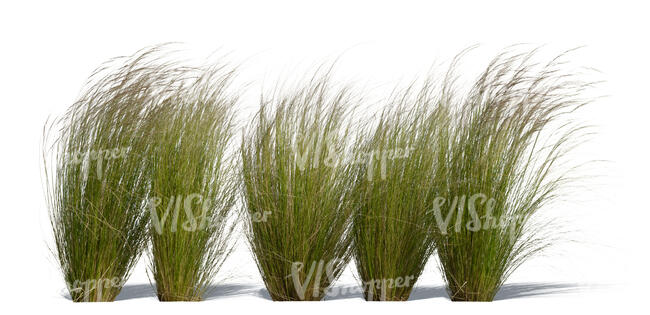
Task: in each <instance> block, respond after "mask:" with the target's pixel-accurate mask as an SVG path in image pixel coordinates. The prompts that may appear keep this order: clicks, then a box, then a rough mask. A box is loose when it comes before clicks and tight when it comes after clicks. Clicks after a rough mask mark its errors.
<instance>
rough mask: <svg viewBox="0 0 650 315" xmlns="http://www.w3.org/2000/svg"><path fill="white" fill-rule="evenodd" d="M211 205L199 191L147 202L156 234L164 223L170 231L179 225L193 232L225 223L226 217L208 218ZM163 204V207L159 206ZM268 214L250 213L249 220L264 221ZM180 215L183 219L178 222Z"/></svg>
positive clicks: (267, 212) (266, 212) (269, 212)
mask: <svg viewBox="0 0 650 315" xmlns="http://www.w3.org/2000/svg"><path fill="white" fill-rule="evenodd" d="M163 203H164V205H163ZM211 205H212V204H211V203H210V200H207V199H206V198H205V197H204V196H203V195H201V194H199V193H193V194H189V195H187V196H184V195H177V196H172V197H168V198H161V197H153V198H150V199H149V202H148V206H149V211H150V216H151V222H152V226H153V228H154V230H155V231H156V233H158V234H162V233H163V231H164V230H165V229H164V227H165V224H169V232H172V233H174V232H176V231H178V228H179V227H180V228H181V229H183V230H184V231H188V232H193V231H198V230H203V229H205V228H208V227H214V226H219V225H221V224H225V221H226V220H227V219H228V218H227V217H222V216H219V217H216V218H210V216H209V213H210V210H211ZM163 206H164V208H161V207H163ZM181 211H182V212H181ZM170 214H171V219H170V218H169V215H170ZM270 215H271V211H264V212H263V213H258V212H255V213H251V220H252V221H253V222H265V221H267V220H268V218H269V216H270ZM181 217H182V218H183V220H182V222H179V220H180V218H181ZM168 220H171V221H168Z"/></svg>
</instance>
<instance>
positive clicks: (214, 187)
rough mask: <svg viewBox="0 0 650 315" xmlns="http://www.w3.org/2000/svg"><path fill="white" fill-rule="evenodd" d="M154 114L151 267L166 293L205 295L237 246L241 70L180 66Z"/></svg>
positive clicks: (182, 297)
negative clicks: (236, 79)
mask: <svg viewBox="0 0 650 315" xmlns="http://www.w3.org/2000/svg"><path fill="white" fill-rule="evenodd" d="M176 69H177V70H178V71H175V72H176V73H178V74H179V76H178V77H177V78H176V79H175V81H174V82H172V83H173V84H172V85H173V86H174V87H173V88H170V89H168V90H167V91H166V93H165V97H164V98H163V99H161V100H160V102H159V104H157V105H156V106H155V107H154V108H152V109H151V111H150V112H149V114H148V117H147V121H148V125H149V127H150V132H151V134H150V135H151V136H150V137H149V141H150V149H149V154H150V157H149V165H148V176H149V177H150V183H151V186H150V192H149V194H150V197H151V199H150V205H149V206H150V208H149V210H150V211H151V226H150V230H149V231H150V233H149V234H150V236H151V252H150V258H151V259H150V261H151V265H150V271H151V274H152V276H153V279H154V280H155V282H156V290H157V295H158V299H159V300H161V301H199V300H201V299H202V297H203V296H204V294H205V293H206V291H207V290H208V289H209V286H210V284H211V283H212V279H213V278H214V276H215V275H216V274H217V272H218V271H219V269H220V267H221V265H222V264H223V262H224V260H225V259H226V257H227V256H228V255H229V253H230V252H231V249H232V244H230V243H229V241H230V239H229V238H230V236H231V235H232V232H233V228H234V225H233V224H232V214H233V210H232V209H233V205H234V203H235V200H236V198H237V186H238V184H237V181H236V180H235V179H234V178H233V176H234V175H235V174H236V173H235V172H234V170H233V164H232V159H231V158H230V155H229V153H228V150H229V145H230V140H231V139H232V137H233V132H234V123H233V117H234V116H233V114H234V110H233V106H234V105H235V104H236V101H237V98H236V97H234V96H229V95H228V94H227V89H228V86H229V84H230V82H231V80H232V78H233V74H234V70H229V69H227V68H226V67H225V66H217V67H213V68H210V69H208V70H200V69H192V68H187V67H178V68H176Z"/></svg>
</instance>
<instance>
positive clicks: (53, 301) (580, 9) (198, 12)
mask: <svg viewBox="0 0 650 315" xmlns="http://www.w3.org/2000/svg"><path fill="white" fill-rule="evenodd" d="M608 3H609V4H608ZM613 3H615V5H614V4H613ZM639 3H642V2H641V1H639V2H626V1H615V2H613V1H610V2H603V3H599V2H597V1H538V2H537V3H536V4H525V2H524V1H476V2H466V1H449V2H447V3H435V2H434V1H426V2H425V1H422V2H412V1H395V2H393V3H384V2H380V1H332V0H330V1H321V2H315V1H314V2H308V1H295V2H288V1H232V2H229V3H221V2H216V1H215V2H209V4H207V2H206V3H200V2H195V1H181V2H178V3H169V2H167V1H137V2H136V1H116V0H113V1H107V2H105V3H103V4H98V3H95V2H93V3H91V2H90V1H79V2H65V1H51V2H45V1H44V2H40V3H38V2H33V1H20V2H18V1H16V2H15V3H8V2H3V3H2V4H1V5H0V34H1V36H0V45H2V49H0V65H1V66H0V80H1V84H0V91H1V93H0V104H1V105H0V128H2V130H1V132H0V135H1V138H0V139H1V141H0V144H1V148H2V149H1V150H2V154H1V155H0V161H1V163H0V167H1V172H0V188H1V190H0V195H1V196H2V201H1V205H2V206H1V207H2V208H1V209H0V212H1V213H2V214H1V215H0V218H1V219H0V227H1V228H0V233H2V234H1V237H0V240H1V242H2V249H1V251H0V253H2V257H1V259H0V264H1V268H0V272H1V278H0V281H1V282H0V283H1V285H0V290H1V291H0V292H1V294H0V299H1V300H2V301H3V302H2V303H0V307H2V308H3V309H5V311H7V309H9V310H11V309H13V310H14V311H21V312H22V311H23V310H25V309H26V310H30V311H45V312H48V311H55V312H57V313H59V312H61V313H64V312H65V313H70V314H81V313H89V312H91V313H93V314H108V313H114V312H129V311H135V312H151V313H156V314H160V313H171V312H174V313H178V312H185V313H190V312H206V313H220V314H231V313H234V312H245V313H272V314H273V313H287V312H291V313H293V312H296V313H298V312H299V313H302V314H306V313H309V314H312V313H316V314H325V313H332V312H337V313H343V312H345V313H362V312H363V313H365V312H372V313H396V312H419V313H431V314H435V313H443V312H445V313H448V312H455V311H460V312H488V313H503V312H515V311H518V312H521V311H524V312H533V313H548V312H562V313H565V312H566V313H568V312H576V311H578V312H586V311H598V312H605V311H619V312H621V311H626V310H633V309H634V308H636V307H639V306H640V305H642V303H643V302H644V299H643V297H645V296H646V295H647V293H646V290H647V283H648V281H650V279H649V277H648V272H647V269H648V254H647V251H648V245H647V240H648V236H647V234H648V223H650V221H649V220H650V216H649V215H648V210H650V209H649V204H650V203H648V201H647V200H648V179H649V178H650V172H649V171H648V164H647V161H648V156H647V153H648V149H647V144H648V141H647V135H648V125H649V122H648V112H649V106H648V105H650V104H648V102H649V101H648V100H649V99H650V98H649V96H648V95H649V94H648V89H649V87H648V74H649V73H650V67H648V66H649V61H648V56H650V49H649V47H648V38H647V30H648V26H649V25H648V24H649V23H648V22H647V14H648V12H649V11H648V9H647V8H645V7H643V6H642V4H639ZM171 41H178V42H183V43H184V46H183V47H186V48H187V49H188V50H191V51H192V52H197V53H198V54H199V55H207V54H209V53H210V52H212V51H214V50H216V49H220V51H222V52H229V53H230V58H231V60H233V61H234V62H238V63H241V64H242V73H241V77H240V78H241V80H242V81H241V83H242V84H248V85H247V88H246V95H247V96H246V97H245V98H244V102H243V103H242V108H241V110H242V113H243V115H244V117H246V113H248V112H250V111H251V110H252V109H254V108H255V107H256V106H257V102H256V101H257V95H259V92H260V91H261V89H262V87H263V86H270V85H273V84H274V83H275V82H276V81H277V79H278V78H283V79H287V80H291V79H292V78H293V77H295V76H298V75H302V74H304V70H305V69H309V68H313V66H315V65H318V64H320V63H322V62H327V61H332V60H333V59H335V58H337V57H340V60H339V63H338V67H337V69H338V70H339V71H338V74H339V75H340V77H341V79H344V80H348V81H349V82H352V83H354V84H356V85H357V86H358V87H359V88H360V90H363V91H365V92H367V93H368V94H370V95H374V94H377V95H382V93H384V94H385V93H386V92H387V91H389V90H390V89H391V88H392V87H393V86H394V85H395V84H396V83H404V82H408V81H410V80H412V79H414V78H415V77H416V76H417V75H423V74H426V73H427V72H428V70H429V68H430V67H431V66H432V65H436V64H443V65H444V64H445V62H448V61H449V60H450V59H451V58H452V57H453V56H454V55H455V54H456V53H458V52H460V51H461V50H462V49H464V48H466V47H468V46H470V45H473V44H481V46H480V47H479V48H478V49H477V50H475V51H473V52H472V53H471V54H470V55H469V56H468V58H467V60H468V63H469V64H470V65H472V66H474V64H476V67H473V68H472V67H470V68H471V69H473V70H474V71H475V72H469V77H470V78H472V75H474V74H475V73H476V72H478V71H479V70H480V69H481V68H480V67H481V65H485V63H486V62H487V61H488V59H489V58H490V57H492V56H494V55H495V54H496V53H497V52H498V51H499V50H500V49H502V48H504V47H506V46H508V45H511V44H515V43H530V44H532V45H533V46H537V45H542V44H544V45H546V46H545V47H544V49H543V51H544V53H548V54H555V53H558V52H561V51H562V50H565V49H569V48H574V47H576V46H583V45H584V46H586V47H585V48H583V49H581V50H580V51H579V52H577V53H576V54H575V55H573V56H572V57H571V60H572V62H573V63H574V64H575V65H577V66H587V67H594V68H596V69H598V70H600V71H601V73H600V75H599V76H597V77H596V78H597V79H602V80H605V81H606V82H605V83H603V84H602V85H601V86H600V87H599V89H598V90H597V91H596V94H598V95H603V96H606V97H603V98H600V99H598V100H597V101H596V102H595V103H593V104H592V105H591V106H590V107H588V108H586V109H585V110H584V111H582V113H581V116H580V119H581V120H583V121H586V122H588V123H589V124H592V125H595V126H596V131H597V132H598V135H597V136H595V137H594V139H593V140H592V141H591V142H589V143H588V144H587V145H585V146H583V147H582V148H581V149H580V150H579V151H577V152H576V153H575V155H574V156H575V158H576V159H577V160H580V161H583V160H587V159H589V160H604V161H606V162H603V163H599V164H597V165H598V166H597V167H593V168H591V169H590V171H591V173H590V174H589V175H592V176H591V177H590V178H589V179H587V180H585V182H584V183H582V184H584V185H581V189H575V190H572V191H571V194H569V195H568V197H567V198H566V199H567V202H565V203H563V204H562V205H561V206H558V208H556V209H549V211H551V212H552V213H554V214H558V215H559V216H560V217H561V219H562V220H563V221H564V222H565V223H566V226H568V227H569V229H570V230H572V233H570V235H568V236H567V239H571V240H573V242H564V243H560V244H558V246H557V247H555V248H554V250H552V251H549V252H548V253H546V255H544V256H540V257H538V258H536V259H533V260H531V261H529V262H528V263H527V264H525V265H524V266H523V267H522V268H520V269H519V270H518V271H517V272H516V273H515V274H514V275H513V276H512V278H511V279H510V280H509V281H508V284H507V285H506V287H505V288H504V290H502V293H501V294H500V295H499V296H498V298H500V299H499V300H498V301H495V302H494V303H491V304H486V303H452V302H450V301H449V299H448V298H447V297H446V294H445V292H444V289H443V287H442V285H443V284H442V280H441V277H440V274H439V272H438V271H437V267H436V264H435V261H434V260H432V261H431V262H430V264H429V266H428V267H427V270H426V272H425V273H424V274H423V275H422V277H421V278H420V281H419V282H418V288H417V290H416V291H415V292H414V293H413V297H414V300H412V301H409V302H404V303H368V302H364V301H363V300H362V299H361V296H360V295H356V296H344V297H342V298H339V299H336V300H330V301H325V302H313V303H309V302H306V303H273V302H271V301H270V300H268V296H267V295H266V293H265V290H264V287H263V285H262V282H261V280H260V278H259V275H258V273H257V270H256V268H255V266H254V263H253V260H252V258H251V256H250V254H249V253H248V251H247V249H246V247H245V246H240V248H239V250H238V251H237V252H236V253H235V254H234V255H233V256H232V257H231V258H230V259H229V260H228V262H227V264H226V266H225V267H224V269H223V272H222V273H221V275H220V277H219V279H218V280H219V282H218V284H217V285H216V287H215V288H216V290H215V292H214V293H213V294H211V295H210V297H209V300H208V301H205V302H199V303H160V302H158V301H157V299H156V298H155V297H154V295H153V291H152V290H151V288H150V287H149V283H148V279H147V276H146V265H145V261H144V260H143V261H142V263H141V264H140V265H139V266H138V267H137V268H136V270H135V271H134V272H133V276H132V277H131V279H130V280H129V282H128V283H127V284H126V287H125V289H124V290H123V294H122V295H121V296H120V297H119V298H118V300H119V301H117V302H114V303H100V304H89V303H85V304H73V303H72V302H70V301H69V300H68V299H66V298H65V297H64V295H63V292H64V284H63V280H62V278H61V276H60V273H59V272H58V270H57V265H56V263H55V260H54V259H53V257H52V255H51V254H50V252H49V250H48V247H47V246H48V244H51V243H50V242H51V234H50V228H49V223H48V221H47V209H46V207H45V203H44V197H43V189H42V184H41V183H42V182H41V177H40V163H41V161H40V158H39V145H40V141H41V134H42V127H43V124H44V122H45V120H46V119H47V117H48V116H50V115H56V114H59V113H61V112H62V111H63V110H64V109H65V108H66V107H67V106H68V105H69V104H71V103H72V102H73V101H74V100H75V98H76V97H77V96H78V93H79V92H80V89H81V87H82V85H83V83H84V82H85V80H86V78H87V76H88V75H89V74H90V72H91V71H92V70H93V69H94V68H95V67H97V66H98V65H99V64H100V63H101V62H103V61H105V60H107V59H108V58H111V57H114V56H120V55H129V54H132V53H134V52H135V51H136V50H138V49H141V48H143V47H145V46H148V45H153V44H159V43H163V42H171ZM551 212H549V213H551ZM240 244H242V245H243V244H244V243H243V242H240ZM351 270H352V269H350V270H348V272H346V274H345V275H344V276H343V278H342V279H341V280H340V281H339V282H338V283H337V284H336V285H337V286H343V287H350V286H354V285H355V279H354V277H353V273H352V272H351ZM9 312H12V311H8V312H7V313H8V314H10V313H9Z"/></svg>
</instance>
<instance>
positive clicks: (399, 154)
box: [352, 147, 413, 181]
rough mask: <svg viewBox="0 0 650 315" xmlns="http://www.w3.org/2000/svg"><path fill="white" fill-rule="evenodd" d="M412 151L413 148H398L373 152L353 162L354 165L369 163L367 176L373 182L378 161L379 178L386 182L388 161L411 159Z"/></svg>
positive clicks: (361, 155) (362, 155) (364, 154)
mask: <svg viewBox="0 0 650 315" xmlns="http://www.w3.org/2000/svg"><path fill="white" fill-rule="evenodd" d="M412 151H413V148H410V147H406V148H396V149H391V150H371V151H370V152H367V153H362V154H360V157H358V158H356V159H355V160H353V161H352V163H356V164H364V163H367V164H368V168H367V169H368V171H367V173H366V175H367V178H368V180H369V181H371V180H372V179H373V178H374V173H375V172H374V168H373V164H374V163H377V162H376V161H378V162H379V177H380V178H381V180H385V179H386V168H387V163H388V160H391V161H392V160H395V159H405V158H407V157H409V155H410V154H411V152H412Z"/></svg>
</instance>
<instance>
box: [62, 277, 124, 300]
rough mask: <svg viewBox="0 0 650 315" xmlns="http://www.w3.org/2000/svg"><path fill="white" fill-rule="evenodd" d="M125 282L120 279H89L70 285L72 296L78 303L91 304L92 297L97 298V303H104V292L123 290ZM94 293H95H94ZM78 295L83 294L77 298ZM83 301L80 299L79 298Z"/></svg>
mask: <svg viewBox="0 0 650 315" xmlns="http://www.w3.org/2000/svg"><path fill="white" fill-rule="evenodd" d="M124 282H125V281H124V280H121V279H120V278H118V277H114V278H111V279H88V280H84V281H80V280H75V281H74V282H73V283H68V284H67V285H68V288H69V290H70V295H71V297H72V298H73V299H77V300H76V302H89V301H90V300H91V299H90V298H91V296H96V297H97V298H96V300H95V301H97V302H101V301H102V291H103V290H105V289H110V288H121V287H123V286H124ZM93 292H94V293H93ZM77 294H82V295H81V296H77ZM79 297H80V298H81V299H78V298H79Z"/></svg>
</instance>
